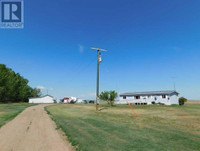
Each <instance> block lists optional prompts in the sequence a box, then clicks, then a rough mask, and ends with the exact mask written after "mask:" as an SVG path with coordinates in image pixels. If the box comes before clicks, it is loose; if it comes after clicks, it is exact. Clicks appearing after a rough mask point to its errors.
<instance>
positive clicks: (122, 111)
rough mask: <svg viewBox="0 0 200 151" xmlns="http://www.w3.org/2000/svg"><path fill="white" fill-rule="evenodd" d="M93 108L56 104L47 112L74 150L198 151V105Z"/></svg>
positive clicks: (199, 143)
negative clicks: (137, 116)
mask: <svg viewBox="0 0 200 151" xmlns="http://www.w3.org/2000/svg"><path fill="white" fill-rule="evenodd" d="M100 108H101V111H100V112H98V113H97V112H95V106H94V105H89V104H88V105H85V104H58V105H52V106H48V107H47V108H46V110H47V112H49V114H51V117H52V118H53V120H55V122H56V123H57V125H58V128H62V130H63V131H64V132H65V133H66V135H67V136H68V138H69V140H70V141H71V142H72V144H73V145H77V146H78V149H77V150H85V151H134V150H142V151H143V150H148V151H149V150H152V151H155V150H157V151H161V150H170V151H171V150H174V151H179V150H181V151H192V150H200V104H198V103H197V104H194V103H189V104H187V105H185V106H162V105H161V106H157V105H154V106H133V108H134V109H135V111H136V112H137V113H138V115H139V116H140V117H139V118H136V117H135V116H134V114H133V113H132V111H131V110H130V108H129V106H128V105H121V106H116V107H112V108H109V107H107V106H104V105H103V106H101V107H100Z"/></svg>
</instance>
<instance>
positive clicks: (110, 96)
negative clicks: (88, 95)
mask: <svg viewBox="0 0 200 151" xmlns="http://www.w3.org/2000/svg"><path fill="white" fill-rule="evenodd" d="M117 95H118V94H117V92H115V91H104V92H101V94H100V96H99V98H100V99H101V100H105V101H107V102H108V103H109V104H110V106H113V102H114V101H115V99H116V98H117Z"/></svg>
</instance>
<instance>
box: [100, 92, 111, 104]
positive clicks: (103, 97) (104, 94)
mask: <svg viewBox="0 0 200 151" xmlns="http://www.w3.org/2000/svg"><path fill="white" fill-rule="evenodd" d="M99 98H100V99H101V100H104V101H107V102H108V100H109V92H108V91H104V92H101V94H100V95H99ZM108 103H109V102H108Z"/></svg>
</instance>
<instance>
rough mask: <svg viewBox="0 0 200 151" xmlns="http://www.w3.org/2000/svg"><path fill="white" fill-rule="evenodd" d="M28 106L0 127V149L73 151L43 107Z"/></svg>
mask: <svg viewBox="0 0 200 151" xmlns="http://www.w3.org/2000/svg"><path fill="white" fill-rule="evenodd" d="M45 106H46V105H37V106H33V107H29V108H27V109H26V110H24V111H23V112H22V113H21V114H19V115H18V116H17V117H16V118H15V119H13V120H12V121H10V122H9V123H7V124H6V125H4V126H3V127H2V128H1V129H0V146H1V148H0V150H1V151H11V150H12V151H73V150H75V148H74V147H72V146H71V144H70V143H69V142H68V141H67V140H66V137H65V138H64V137H63V136H61V135H60V134H61V132H59V133H58V131H57V130H56V125H55V123H54V122H53V121H52V120H51V119H50V117H49V116H48V114H47V113H46V111H45V110H44V107H45Z"/></svg>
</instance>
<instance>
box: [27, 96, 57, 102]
mask: <svg viewBox="0 0 200 151" xmlns="http://www.w3.org/2000/svg"><path fill="white" fill-rule="evenodd" d="M29 103H54V101H53V97H52V96H51V95H45V96H41V97H37V98H29Z"/></svg>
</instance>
